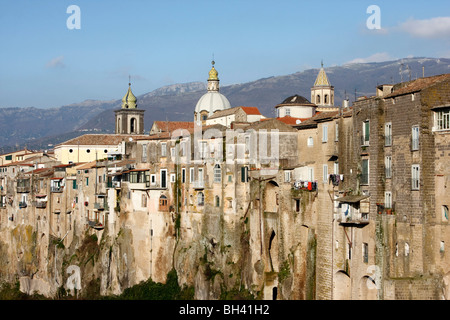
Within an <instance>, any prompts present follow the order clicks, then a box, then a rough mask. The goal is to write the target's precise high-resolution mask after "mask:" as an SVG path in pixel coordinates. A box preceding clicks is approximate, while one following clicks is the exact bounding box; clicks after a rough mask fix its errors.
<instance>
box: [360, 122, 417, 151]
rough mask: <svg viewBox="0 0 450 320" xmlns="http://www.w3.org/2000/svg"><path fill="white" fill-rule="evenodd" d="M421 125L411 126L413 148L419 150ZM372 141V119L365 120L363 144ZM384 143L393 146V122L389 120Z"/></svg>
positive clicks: (385, 128) (385, 126) (385, 129)
mask: <svg viewBox="0 0 450 320" xmlns="http://www.w3.org/2000/svg"><path fill="white" fill-rule="evenodd" d="M419 135H420V130H419V126H418V125H415V126H413V127H412V128H411V150H412V151H416V150H419ZM369 141H370V121H369V120H366V121H363V126H362V137H361V145H363V146H368V145H369ZM384 145H385V146H386V147H389V146H392V123H391V122H387V123H385V125H384Z"/></svg>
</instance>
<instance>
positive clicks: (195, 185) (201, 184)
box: [192, 181, 205, 190]
mask: <svg viewBox="0 0 450 320" xmlns="http://www.w3.org/2000/svg"><path fill="white" fill-rule="evenodd" d="M192 188H194V189H198V190H200V189H205V184H204V182H203V181H194V183H192Z"/></svg>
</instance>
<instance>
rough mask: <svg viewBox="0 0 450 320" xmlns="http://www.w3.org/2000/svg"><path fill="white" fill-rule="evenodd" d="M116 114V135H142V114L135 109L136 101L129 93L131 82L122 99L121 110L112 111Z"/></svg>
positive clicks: (131, 93)
mask: <svg viewBox="0 0 450 320" xmlns="http://www.w3.org/2000/svg"><path fill="white" fill-rule="evenodd" d="M114 112H115V114H116V122H115V123H116V125H115V126H116V130H115V132H116V134H144V112H145V110H141V109H138V108H137V99H136V97H135V95H134V94H133V92H132V91H131V82H129V83H128V91H127V93H126V94H125V96H124V97H123V99H122V108H121V109H119V110H115V111H114Z"/></svg>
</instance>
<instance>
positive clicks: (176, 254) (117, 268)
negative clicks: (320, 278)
mask: <svg viewBox="0 0 450 320" xmlns="http://www.w3.org/2000/svg"><path fill="white" fill-rule="evenodd" d="M250 194H251V195H252V198H253V199H252V200H251V201H250V202H248V207H245V208H244V207H242V208H241V210H240V211H238V212H235V213H233V214H230V213H224V212H223V209H222V208H221V207H216V206H206V207H205V210H204V211H203V212H202V213H196V212H185V211H183V212H180V213H178V214H176V213H171V212H154V213H150V212H147V211H138V210H133V211H130V210H129V208H127V207H126V206H123V209H121V210H120V212H116V211H111V212H110V213H109V214H108V215H107V216H106V220H105V223H104V225H103V226H102V227H101V228H94V227H91V226H89V225H88V224H86V220H84V219H83V218H82V217H80V216H77V213H76V211H75V212H73V213H71V214H72V215H73V218H71V219H73V222H72V225H71V226H70V227H69V228H67V229H66V230H67V231H65V230H64V232H58V233H57V236H56V235H55V233H53V230H52V228H50V225H51V224H52V223H54V222H55V221H54V220H52V219H55V217H51V216H50V217H49V218H48V219H42V218H40V219H39V222H38V223H36V224H33V223H31V222H32V221H33V219H28V220H24V222H23V223H16V224H15V225H14V227H10V226H5V225H3V227H2V232H1V233H0V266H1V268H0V276H1V281H2V282H9V283H14V282H16V281H17V280H19V281H20V289H21V291H22V292H25V293H27V294H33V293H39V294H42V295H44V296H47V297H63V296H64V294H71V295H72V296H76V297H78V298H86V297H88V298H95V297H100V296H119V295H120V294H122V293H123V292H124V290H126V289H127V288H130V287H133V286H135V285H138V284H141V283H146V282H147V281H150V280H151V281H153V282H155V283H165V282H166V281H167V277H168V274H169V273H170V272H171V271H172V270H174V271H175V272H176V275H177V281H178V285H179V286H180V288H193V291H194V298H195V299H235V298H241V299H242V298H244V299H274V298H277V299H311V298H314V292H315V288H314V286H315V254H316V249H315V246H316V240H315V236H316V232H315V230H314V228H311V227H310V226H312V225H313V224H314V215H313V212H314V210H315V205H316V204H315V196H314V194H312V193H308V192H305V193H304V194H296V195H294V196H295V197H296V198H298V199H301V201H300V203H299V204H298V205H297V206H298V207H299V208H300V210H299V212H294V211H293V210H292V205H293V204H292V194H291V190H290V189H288V188H286V190H282V189H281V188H278V187H276V188H274V187H273V185H271V186H270V187H269V189H268V190H267V188H266V187H265V186H264V183H262V184H261V190H260V185H259V184H258V183H253V184H252V186H251V187H250ZM260 196H262V198H261V199H260V198H259V197H260ZM59 219H61V217H60V218H59ZM58 221H60V223H61V220H58ZM7 243H8V244H11V245H6V244H7Z"/></svg>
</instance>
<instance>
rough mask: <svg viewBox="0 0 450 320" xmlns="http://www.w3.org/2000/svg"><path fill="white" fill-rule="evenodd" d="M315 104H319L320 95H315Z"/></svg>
mask: <svg viewBox="0 0 450 320" xmlns="http://www.w3.org/2000/svg"><path fill="white" fill-rule="evenodd" d="M316 103H320V95H317V98H316Z"/></svg>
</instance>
